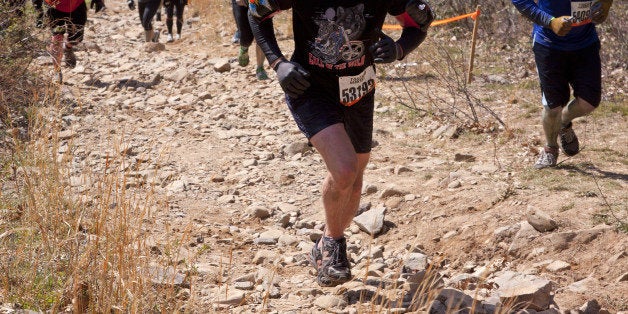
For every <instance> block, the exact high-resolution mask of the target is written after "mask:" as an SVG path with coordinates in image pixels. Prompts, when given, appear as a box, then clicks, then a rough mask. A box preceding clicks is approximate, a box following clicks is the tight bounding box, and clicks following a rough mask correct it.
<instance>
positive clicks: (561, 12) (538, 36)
mask: <svg viewBox="0 0 628 314" xmlns="http://www.w3.org/2000/svg"><path fill="white" fill-rule="evenodd" d="M512 3H513V4H514V5H515V7H516V8H517V9H518V10H519V11H520V12H521V13H522V14H523V15H524V16H525V17H527V18H528V19H530V20H532V21H534V30H533V32H532V37H533V51H534V58H535V61H536V67H537V70H538V72H539V80H540V83H541V92H542V97H543V98H542V101H543V113H542V121H543V130H544V132H545V140H546V145H545V147H544V148H543V150H542V151H541V155H540V157H539V159H538V160H537V162H536V164H535V165H534V167H535V168H537V169H542V168H546V167H553V166H556V160H557V159H558V139H557V138H558V137H560V146H561V148H562V151H563V153H565V155H567V156H574V155H576V154H577V153H578V152H579V151H580V144H579V142H578V137H577V136H576V133H575V132H574V130H573V128H572V123H571V121H572V120H573V119H575V118H577V117H581V116H584V115H587V114H589V113H591V112H592V111H593V110H595V108H597V106H598V105H599V104H600V99H601V95H602V78H601V62H600V40H599V39H598V36H597V32H596V30H595V24H599V23H602V22H604V21H605V20H606V17H607V16H608V12H609V10H610V8H611V5H612V4H613V0H595V1H590V0H538V4H537V3H535V2H534V0H512ZM570 85H571V87H572V89H573V93H574V99H572V100H571V101H570V100H569V98H570V95H569V93H570V92H569V86H570Z"/></svg>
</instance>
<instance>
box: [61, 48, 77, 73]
mask: <svg viewBox="0 0 628 314" xmlns="http://www.w3.org/2000/svg"><path fill="white" fill-rule="evenodd" d="M63 56H64V57H65V65H66V66H68V67H70V68H74V67H76V55H75V54H74V51H73V50H72V48H67V47H63Z"/></svg>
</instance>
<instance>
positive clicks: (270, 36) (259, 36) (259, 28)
mask: <svg viewBox="0 0 628 314" xmlns="http://www.w3.org/2000/svg"><path fill="white" fill-rule="evenodd" d="M249 23H250V24H251V30H252V31H253V36H255V41H256V42H257V45H259V47H260V48H261V49H262V51H263V52H264V55H265V56H266V59H267V60H268V64H271V65H272V64H273V63H274V62H275V61H277V59H281V58H285V57H284V56H283V54H282V53H281V49H279V45H278V44H277V38H275V29H274V28H273V19H265V20H263V21H259V20H258V19H256V18H255V17H253V16H251V14H250V13H249Z"/></svg>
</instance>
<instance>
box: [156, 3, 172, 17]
mask: <svg viewBox="0 0 628 314" xmlns="http://www.w3.org/2000/svg"><path fill="white" fill-rule="evenodd" d="M170 4H171V3H170V0H164V7H166V8H167V7H169V6H170ZM159 11H161V10H159ZM159 13H160V14H161V12H159Z"/></svg>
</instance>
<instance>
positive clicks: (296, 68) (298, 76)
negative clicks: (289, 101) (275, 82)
mask: <svg viewBox="0 0 628 314" xmlns="http://www.w3.org/2000/svg"><path fill="white" fill-rule="evenodd" d="M275 72H277V78H278V79H279V85H281V88H282V89H283V90H284V92H286V94H288V96H290V97H292V98H298V97H299V96H301V95H303V93H304V92H305V91H306V90H307V89H308V87H310V82H308V81H307V78H308V77H310V73H309V72H308V71H306V70H305V69H304V68H303V67H301V65H299V64H298V63H296V62H290V61H281V62H279V64H278V65H277V67H276V69H275Z"/></svg>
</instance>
